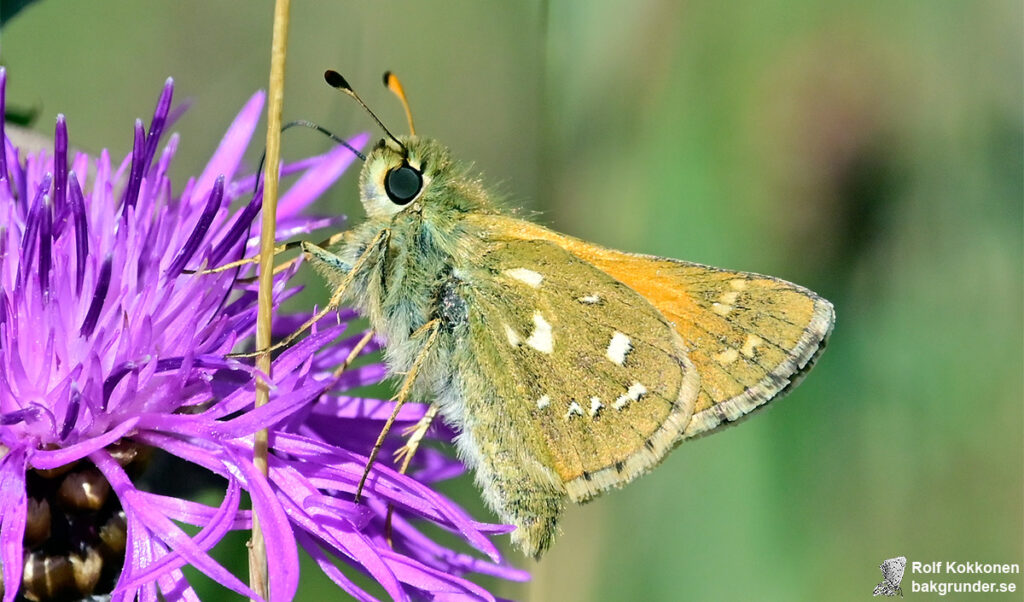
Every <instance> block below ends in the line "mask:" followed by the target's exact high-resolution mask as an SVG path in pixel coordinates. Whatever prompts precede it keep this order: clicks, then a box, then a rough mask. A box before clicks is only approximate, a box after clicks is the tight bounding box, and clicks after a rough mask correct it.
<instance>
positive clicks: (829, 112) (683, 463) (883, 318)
mask: <svg viewBox="0 0 1024 602" xmlns="http://www.w3.org/2000/svg"><path fill="white" fill-rule="evenodd" d="M271 17H272V5H271V3H270V2H267V1H262V2H252V1H241V0H236V1H233V2H216V3H212V2H201V1H198V0H191V1H187V2H132V1H129V0H119V1H116V2H113V1H109V2H103V3H86V2H74V1H71V0H46V1H43V2H41V3H39V4H37V5H34V6H31V7H29V8H27V9H25V11H24V12H22V13H20V14H19V15H17V17H15V18H14V19H13V20H12V21H11V22H10V23H9V24H8V25H6V26H5V28H4V30H3V33H2V39H0V52H2V61H3V63H4V64H6V65H7V67H8V71H9V85H8V105H9V106H10V105H15V106H17V107H20V108H26V109H38V111H39V115H40V117H39V119H38V120H37V122H36V125H35V127H36V128H37V129H40V130H42V131H52V130H51V128H52V119H53V116H54V115H55V114H56V113H57V112H64V113H65V114H66V115H67V117H68V123H69V126H70V131H71V140H72V143H73V144H75V145H77V146H79V147H80V148H83V149H86V150H96V149H98V148H100V147H103V146H107V147H110V148H111V149H112V150H113V151H114V153H115V156H116V155H119V154H122V153H125V152H127V151H128V149H129V147H130V142H131V123H132V118H134V117H136V116H141V117H148V116H149V115H150V114H151V111H152V106H153V103H154V102H155V100H156V96H157V94H158V93H159V88H160V85H161V84H162V82H163V80H164V78H165V77H167V76H168V75H173V76H174V77H175V79H176V81H177V95H178V98H179V99H180V98H183V97H192V98H193V99H194V104H193V108H192V109H191V110H190V111H189V113H188V114H187V116H186V117H185V118H184V119H183V120H182V121H181V122H180V123H179V124H178V126H177V128H176V129H177V131H179V132H181V134H182V136H183V140H182V145H181V147H180V150H179V154H178V157H179V158H178V164H177V169H178V172H177V174H178V176H179V177H180V176H185V175H187V174H190V173H193V172H196V170H197V169H199V168H200V167H201V166H202V165H203V164H204V162H205V159H206V158H207V157H208V156H209V153H210V152H211V151H212V150H213V148H214V147H215V145H216V143H217V141H218V139H219V136H220V133H221V132H222V131H223V130H224V128H225V127H226V126H227V124H228V123H229V121H230V119H231V117H232V116H233V115H234V113H235V112H236V111H237V110H238V108H239V107H240V106H241V104H242V103H243V102H244V100H245V99H246V98H247V97H248V96H249V95H250V94H251V93H252V92H253V91H254V90H256V89H257V88H263V87H266V81H267V68H268V64H269V47H270V26H271ZM1022 23H1024V11H1022V5H1021V2H1019V1H1016V0H1008V1H983V0H977V1H972V2H962V1H941V0H935V1H925V0H920V1H892V0H886V1H881V0H879V1H842V2H825V1H810V0H760V1H756V2H746V3H722V2H716V1H695V0H694V1H688V2H670V1H660V2H659V1H652V2H637V3H625V2H622V3H613V2H582V1H580V2H552V3H548V2H518V3H514V4H513V3H503V4H499V3H481V2H473V1H465V2H418V3H411V2H410V3H400V2H393V1H387V2H373V3H359V4H358V5H357V4H356V3H326V2H317V3H312V2H306V3H296V4H295V6H294V7H293V12H292V22H291V30H290V31H291V44H290V49H289V58H288V76H287V88H286V94H285V118H286V119H295V118H305V119H310V120H314V121H317V122H318V123H321V124H323V125H325V126H328V127H330V128H331V129H333V130H335V131H337V132H340V133H354V132H357V131H365V130H370V129H371V128H370V126H371V124H370V122H369V121H368V119H367V117H366V116H365V115H364V114H363V113H362V112H361V111H360V110H358V108H357V107H356V106H355V105H354V104H353V103H352V102H350V101H348V100H346V99H345V98H343V97H341V96H339V95H338V94H337V93H336V92H334V91H332V90H330V89H329V88H328V87H327V86H326V85H324V84H323V81H322V73H323V70H324V69H325V68H335V69H337V70H339V71H341V72H343V73H344V74H345V75H346V76H347V77H348V78H349V80H350V81H351V82H352V83H353V85H355V86H356V88H357V89H358V90H360V92H361V94H362V95H363V97H364V98H365V99H366V100H367V102H368V103H369V104H370V105H371V106H373V107H375V108H376V110H377V111H378V112H379V113H380V115H381V117H382V118H383V119H384V120H385V121H386V122H387V123H389V124H392V125H391V127H392V128H393V129H396V130H404V129H405V127H404V125H403V123H404V118H403V117H402V113H401V109H400V108H399V106H398V105H397V103H396V102H394V100H393V99H392V98H391V97H390V95H389V94H388V93H387V92H386V91H385V90H384V89H383V88H382V87H381V86H380V83H379V81H380V80H379V78H380V73H381V72H382V71H384V70H385V69H392V70H394V71H395V72H397V73H398V74H399V75H400V76H401V78H402V80H403V82H404V84H405V88H406V90H407V92H408V93H409V96H410V100H411V102H412V106H413V111H414V114H415V116H416V121H417V129H418V130H419V132H420V133H421V134H422V135H426V136H435V137H437V138H440V139H441V140H443V141H445V142H446V143H448V144H449V145H450V146H451V147H452V148H453V150H454V151H455V153H456V154H457V155H458V156H461V157H463V158H464V159H467V160H472V161H475V163H476V166H477V167H478V168H479V170H480V171H481V172H483V173H484V174H485V176H486V177H487V179H488V181H490V182H491V183H492V184H493V185H494V186H495V188H496V189H497V190H500V191H501V192H502V193H503V194H505V195H507V196H508V197H509V198H510V199H512V200H513V201H514V202H515V203H516V204H521V205H523V206H525V207H527V208H528V209H530V210H535V211H539V212H540V215H539V220H540V221H541V222H543V223H545V224H547V225H549V226H552V227H554V228H556V229H558V230H561V231H564V232H567V233H570V234H574V235H577V236H581V237H583V238H587V239H589V240H593V241H595V242H598V243H601V244H604V245H608V246H612V247H617V248H623V249H628V250H633V251H640V252H645V253H654V254H659V255H667V256H672V257H680V258H686V259H690V260H695V261H700V262H704V263H709V264H713V265H720V266H724V267H730V268H736V269H743V270H750V271H756V272H762V273H769V274H773V275H777V276H781V277H783V278H786V279H790V280H793V281H795V282H798V283H801V284H803V285H806V286H808V287H810V288H812V289H814V290H816V291H817V292H819V293H821V294H822V295H824V296H825V297H827V298H829V299H831V300H832V301H833V302H834V303H835V306H836V311H837V314H838V322H837V326H836V329H835V332H834V334H833V337H832V341H831V344H830V346H829V350H828V352H827V353H826V354H825V355H824V356H823V358H822V359H821V361H820V363H819V366H818V367H817V368H816V369H815V370H814V372H813V373H812V374H811V376H810V377H809V378H808V379H807V380H806V381H805V382H804V384H803V385H802V386H801V387H800V388H799V389H798V390H797V391H796V392H794V393H793V394H792V395H791V396H790V397H789V398H788V399H786V400H785V401H783V402H781V403H779V404H778V405H777V406H776V407H775V408H774V409H773V410H771V411H768V412H766V413H764V414H761V415H759V416H757V417H756V418H755V419H753V420H750V421H747V422H746V423H744V424H743V425H742V426H740V427H738V428H735V429H729V430H727V431H726V432H724V433H721V434H718V435H715V436H714V437H709V438H705V439H701V440H699V441H696V442H693V443H689V444H687V445H684V446H682V447H681V448H680V449H679V450H677V451H676V452H675V453H674V454H673V455H672V456H671V457H670V458H669V459H668V460H667V461H666V462H665V463H664V464H663V466H662V467H661V468H659V469H658V470H656V471H655V472H653V473H652V474H650V475H648V476H646V477H644V478H642V479H640V480H639V481H637V482H636V483H634V484H632V485H630V486H629V487H628V488H626V489H624V490H622V491H619V492H614V493H612V494H609V495H607V496H605V497H603V498H601V499H600V500H598V501H596V502H594V503H592V504H589V505H587V506H584V507H578V508H573V509H572V510H570V512H569V513H568V514H567V516H566V518H565V521H564V527H565V534H564V536H563V537H562V538H561V540H560V541H559V543H558V544H557V545H556V546H555V548H554V549H553V551H552V552H551V553H550V554H549V555H548V556H547V557H546V558H545V559H544V561H543V562H541V563H539V564H535V563H533V562H529V561H526V560H524V559H522V558H521V557H519V556H518V555H516V554H514V553H513V554H512V555H511V558H513V560H514V561H515V562H516V563H517V564H518V565H520V566H524V567H527V568H530V569H532V570H533V571H534V575H535V578H534V581H533V582H532V583H530V584H525V585H519V584H496V583H493V582H489V583H490V584H491V586H492V587H493V589H494V591H496V592H497V593H500V594H501V595H504V596H506V597H510V598H516V599H527V600H535V601H540V600H681V599H692V600H752V599H758V600H825V599H828V600H863V599H867V598H868V597H870V595H871V590H872V588H873V587H874V585H875V584H876V583H877V582H878V581H879V580H880V578H881V573H880V571H879V570H878V564H879V563H880V562H881V561H882V560H884V559H885V558H889V557H892V556H897V555H905V556H907V557H908V558H909V560H910V561H911V562H912V561H915V560H917V561H925V562H927V561H935V560H942V561H946V560H956V561H981V562H1018V563H1021V562H1024V480H1022V474H1024V441H1022V434H1024V412H1022V406H1024V404H1022V401H1024V391H1022V378H1024V370H1022V362H1024V360H1022V346H1024V325H1022V316H1024V301H1022V299H1024V291H1022V287H1024V266H1022V253H1024V249H1022V239H1024V237H1022V225H1024V215H1022V213H1024V211H1022V206H1024V190H1022V183H1024V167H1022V165H1024V118H1022V116H1024V100H1022V90H1024V80H1022V73H1024V64H1022V63H1024V60H1022V56H1024V53H1022V28H1024V25H1022ZM325 148H327V144H326V143H325V142H324V141H323V140H321V139H319V138H317V137H315V136H313V135H312V134H294V135H290V137H287V138H286V139H285V154H286V156H287V157H292V158H297V157H299V156H302V155H303V154H306V153H310V152H319V151H322V150H324V149H325ZM258 152H259V150H258V149H255V150H254V151H253V158H255V157H256V156H258ZM329 202H330V203H333V205H332V207H333V209H332V210H335V211H344V212H346V213H348V214H350V215H352V216H354V217H358V216H359V215H360V214H361V211H360V209H359V205H358V201H357V197H356V192H355V179H354V172H353V173H352V174H349V175H347V176H346V178H345V180H344V181H343V182H342V184H341V185H339V186H337V187H336V188H335V189H334V190H333V191H332V193H331V195H330V199H329ZM325 295H326V293H325V292H324V290H323V289H322V288H320V289H318V290H317V291H316V292H315V295H312V296H310V297H308V299H309V303H313V302H316V301H318V300H319V301H320V302H322V300H323V299H325V298H326V296H325ZM450 490H452V491H454V495H457V497H458V498H459V500H460V502H462V503H464V504H465V505H466V506H467V507H469V508H471V509H473V511H474V513H475V514H476V515H477V516H480V517H485V518H489V514H488V513H487V512H486V510H485V509H484V508H483V507H482V505H481V503H480V501H479V498H478V497H477V495H476V493H475V491H474V490H473V489H472V488H471V487H469V486H468V485H467V483H466V482H463V483H461V484H456V486H455V487H454V488H451V489H450ZM233 563H234V566H237V567H239V568H242V567H244V559H241V558H239V559H237V560H236V561H233ZM912 578H915V577H914V576H912V575H911V574H910V573H909V567H908V575H907V577H906V578H905V579H904V591H905V592H906V593H907V597H908V598H910V597H912V596H913V597H916V598H919V599H924V598H928V597H930V596H926V595H922V594H917V595H913V594H911V593H910V590H909V587H908V586H909V580H910V579H912ZM916 578H917V579H918V580H921V577H920V576H918V577H916ZM1015 579H1016V583H1017V586H1018V588H1021V587H1022V586H1024V583H1022V582H1021V577H1020V576H1019V575H1018V576H1016V578H1015ZM951 580H962V581H969V580H973V578H968V577H967V576H964V577H962V578H951ZM208 591H209V592H210V593H209V596H210V599H215V598H216V597H217V596H218V595H219V594H216V593H213V591H212V590H208ZM335 592H336V590H334V589H333V588H332V587H331V586H330V585H329V584H327V582H326V579H325V578H324V577H323V576H322V575H320V574H319V573H318V572H317V571H316V570H313V569H311V568H310V567H307V569H306V570H305V571H304V578H303V590H302V595H303V597H304V598H305V599H319V598H321V597H323V596H325V595H332V596H336V595H338V594H336V593H335ZM950 597H951V598H953V597H956V596H950ZM968 598H970V595H960V596H959V597H958V598H957V599H968ZM985 599H1002V597H1001V596H998V595H997V596H993V597H991V598H990V597H985ZM1005 599H1020V596H1019V595H1013V596H1011V595H1006V596H1005Z"/></svg>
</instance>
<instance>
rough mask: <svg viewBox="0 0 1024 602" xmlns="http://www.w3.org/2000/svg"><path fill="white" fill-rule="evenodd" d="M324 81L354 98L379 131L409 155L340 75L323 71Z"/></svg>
mask: <svg viewBox="0 0 1024 602" xmlns="http://www.w3.org/2000/svg"><path fill="white" fill-rule="evenodd" d="M324 81H326V82H327V85H328V86H330V87H332V88H335V89H337V90H341V91H342V92H344V93H345V94H348V95H349V96H351V97H352V98H354V99H355V101H356V102H358V103H359V105H360V106H361V107H363V109H365V110H366V112H367V113H369V114H370V117H373V120H374V121H376V122H377V125H378V126H380V129H382V130H384V133H385V134H387V135H388V138H391V139H392V140H394V141H395V144H397V145H398V146H399V148H401V149H402V150H403V151H404V152H405V153H406V154H409V149H407V148H405V145H404V144H402V143H401V141H399V139H398V138H396V137H395V135H394V134H392V133H391V131H390V130H389V129H388V128H386V127H384V123H383V122H382V121H381V120H380V119H379V118H378V117H377V115H375V114H374V112H373V111H371V110H370V107H368V106H366V103H365V102H363V99H362V98H359V95H358V94H356V92H355V90H353V89H352V86H350V85H348V82H347V81H346V80H345V78H344V77H342V76H341V74H340V73H338V72H337V71H334V70H332V69H328V70H327V71H324Z"/></svg>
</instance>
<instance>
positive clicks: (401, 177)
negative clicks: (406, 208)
mask: <svg viewBox="0 0 1024 602" xmlns="http://www.w3.org/2000/svg"><path fill="white" fill-rule="evenodd" d="M421 188H423V176H422V175H420V172H418V171H416V170H415V169H413V168H412V167H410V166H409V165H408V164H403V165H402V166H401V167H396V168H395V169H392V170H391V171H389V172H388V175H387V177H385V178H384V190H385V191H386V192H387V193H388V198H389V199H391V201H392V202H393V203H395V204H396V205H406V204H408V203H409V202H410V201H412V200H413V199H414V198H416V195H417V194H419V193H420V189H421Z"/></svg>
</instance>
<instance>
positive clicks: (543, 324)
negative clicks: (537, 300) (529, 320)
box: [526, 311, 555, 353]
mask: <svg viewBox="0 0 1024 602" xmlns="http://www.w3.org/2000/svg"><path fill="white" fill-rule="evenodd" d="M533 324H534V326H535V328H534V329H533V334H531V335H530V338H528V339H526V344H527V345H529V346H530V347H533V348H534V349H536V350H537V351H540V352H541V353H551V352H552V351H554V350H555V339H554V337H553V336H552V335H551V324H548V321H547V320H545V319H544V316H542V315H541V314H540V312H539V311H536V312H533Z"/></svg>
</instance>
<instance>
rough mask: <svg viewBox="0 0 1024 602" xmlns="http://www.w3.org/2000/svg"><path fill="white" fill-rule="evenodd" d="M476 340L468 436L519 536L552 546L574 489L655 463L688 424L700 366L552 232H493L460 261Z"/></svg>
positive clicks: (590, 490)
mask: <svg viewBox="0 0 1024 602" xmlns="http://www.w3.org/2000/svg"><path fill="white" fill-rule="evenodd" d="M455 276H456V277H457V278H459V279H460V285H459V287H458V291H457V295H458V297H459V298H460V299H461V300H462V302H463V303H465V307H466V316H465V322H464V324H465V326H464V327H465V328H468V332H467V333H466V336H462V337H460V338H461V340H464V341H466V343H467V346H466V347H465V348H462V349H460V351H459V352H460V353H465V354H466V356H465V357H464V358H462V359H460V361H459V364H460V365H463V366H467V367H469V368H466V369H463V370H460V371H459V373H458V374H457V375H456V377H455V378H458V379H460V382H458V387H457V389H458V390H459V391H463V392H465V395H464V396H463V397H462V398H461V399H460V400H459V403H461V404H464V406H465V407H464V408H460V412H461V414H462V415H465V416H467V417H471V420H467V424H466V425H465V428H464V429H463V434H462V436H461V437H462V438H461V439H460V442H459V445H460V450H461V451H462V453H463V456H464V457H466V459H467V460H468V461H469V462H470V463H471V464H474V465H475V468H476V475H477V482H478V483H479V484H480V486H481V488H482V490H483V492H484V497H485V499H486V500H487V501H488V503H489V504H490V505H491V507H492V508H493V509H494V510H495V511H496V512H498V514H499V515H500V516H501V518H502V520H503V521H506V522H510V523H512V524H515V525H517V527H518V529H517V530H516V531H515V533H514V534H513V539H514V541H516V542H517V543H518V544H520V545H521V546H522V547H523V549H524V550H526V551H527V552H528V553H530V554H537V553H539V552H540V551H542V550H543V549H545V548H546V547H547V545H548V543H549V542H550V538H551V537H553V535H554V533H555V524H556V522H557V517H558V515H559V513H560V512H561V508H562V506H563V505H564V500H565V499H566V498H568V499H569V500H571V501H574V502H582V501H586V500H587V499H590V498H591V497H593V496H595V495H598V494H600V493H601V492H602V491H605V490H607V489H609V488H611V487H615V486H620V485H622V484H624V483H627V482H629V481H631V480H632V479H634V478H635V477H637V476H638V475H640V474H642V473H644V472H646V471H647V470H649V469H651V468H652V467H654V466H655V465H656V464H657V463H658V462H660V461H661V459H662V458H664V456H665V455H666V454H667V453H668V452H669V451H670V450H671V449H672V448H673V446H674V444H675V442H676V441H677V440H678V438H679V437H680V436H681V435H682V433H683V432H684V430H685V428H686V425H687V424H688V423H689V420H690V415H691V412H692V408H693V403H694V400H695V399H696V395H697V383H698V378H697V372H696V369H695V368H694V366H693V364H692V363H691V362H690V361H689V359H688V358H687V355H686V351H685V349H684V347H683V345H682V341H681V339H680V337H679V335H678V333H676V332H675V330H674V329H673V328H672V326H671V325H670V324H669V323H668V322H667V321H666V320H665V319H664V317H663V316H662V315H661V314H660V312H658V310H656V309H655V308H654V307H653V306H651V305H650V304H649V303H648V302H647V301H645V300H644V299H643V297H641V296H640V295H638V294H637V293H636V292H634V291H633V290H631V289H630V288H629V287H627V286H625V285H623V284H622V283H620V282H618V281H616V280H615V279H613V278H611V277H609V276H608V275H607V274H605V273H603V272H601V271H600V270H598V269H596V268H595V267H593V266H591V265H590V264H588V263H587V262H585V261H582V260H580V259H578V258H576V257H574V256H573V255H572V254H570V253H568V252H566V251H565V250H564V249H562V248H560V247H558V246H557V245H554V244H552V243H550V242H547V241H529V240H520V239H509V240H502V239H496V240H490V241H489V242H488V244H487V245H486V250H485V251H484V252H483V253H482V255H481V256H478V257H474V258H473V259H472V261H471V262H470V261H467V263H466V264H465V265H464V266H462V267H459V268H457V269H456V270H455Z"/></svg>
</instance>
